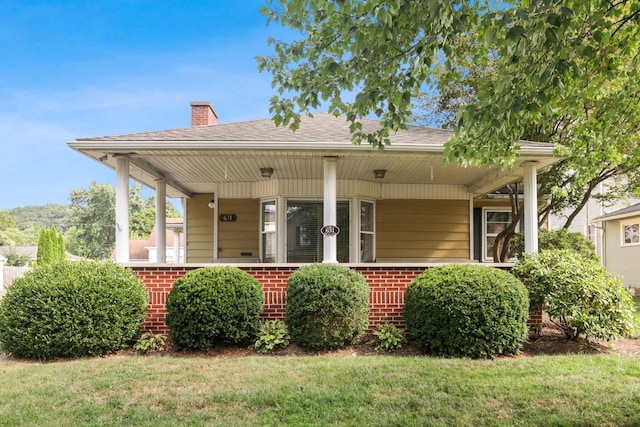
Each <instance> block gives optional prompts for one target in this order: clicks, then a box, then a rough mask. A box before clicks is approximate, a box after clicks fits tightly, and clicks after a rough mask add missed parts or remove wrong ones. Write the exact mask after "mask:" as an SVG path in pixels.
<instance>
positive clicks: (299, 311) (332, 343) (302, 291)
mask: <svg viewBox="0 0 640 427" xmlns="http://www.w3.org/2000/svg"><path fill="white" fill-rule="evenodd" d="M285 316H286V322H287V326H288V327H289V334H290V335H291V340H292V341H293V342H294V343H296V344H298V345H300V346H303V347H308V348H312V349H318V350H320V349H334V348H340V347H344V346H345V345H347V344H351V343H353V342H355V341H356V340H357V339H358V338H359V337H360V336H361V335H362V334H363V333H364V331H365V329H366V328H367V326H368V324H369V286H368V285H367V282H366V280H365V278H364V276H363V275H362V274H360V273H358V272H357V271H354V270H351V269H349V268H347V267H344V266H338V265H333V264H311V265H306V266H303V267H300V268H299V269H297V270H296V271H294V272H293V273H292V274H291V276H290V277H289V281H288V283H287V308H286V315H285Z"/></svg>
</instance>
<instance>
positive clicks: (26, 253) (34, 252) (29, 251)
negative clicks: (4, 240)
mask: <svg viewBox="0 0 640 427" xmlns="http://www.w3.org/2000/svg"><path fill="white" fill-rule="evenodd" d="M9 254H16V255H19V256H20V257H24V258H28V261H27V262H26V263H25V265H24V267H27V266H28V265H29V262H31V261H35V260H36V259H37V258H38V247H37V246H0V255H4V257H5V258H8V257H9Z"/></svg>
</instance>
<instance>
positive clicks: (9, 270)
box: [0, 266, 29, 290]
mask: <svg viewBox="0 0 640 427" xmlns="http://www.w3.org/2000/svg"><path fill="white" fill-rule="evenodd" d="M2 269H3V274H2V287H0V289H5V290H6V289H9V288H10V287H11V283H13V280H14V279H18V278H20V277H22V276H24V273H25V272H26V271H27V270H29V267H7V266H4V267H2Z"/></svg>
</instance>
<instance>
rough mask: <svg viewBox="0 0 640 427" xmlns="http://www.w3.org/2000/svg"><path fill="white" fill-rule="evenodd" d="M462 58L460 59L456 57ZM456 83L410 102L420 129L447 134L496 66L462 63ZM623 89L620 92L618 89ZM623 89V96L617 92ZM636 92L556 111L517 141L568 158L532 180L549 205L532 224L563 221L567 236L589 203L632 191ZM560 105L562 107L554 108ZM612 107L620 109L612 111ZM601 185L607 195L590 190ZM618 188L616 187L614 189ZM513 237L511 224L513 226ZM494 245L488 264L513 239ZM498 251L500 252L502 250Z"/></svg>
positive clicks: (639, 125) (613, 88)
mask: <svg viewBox="0 0 640 427" xmlns="http://www.w3.org/2000/svg"><path fill="white" fill-rule="evenodd" d="M478 43H479V41H478V40H477V39H474V38H471V37H467V38H461V39H460V40H458V42H457V43H456V49H460V50H466V51H467V52H470V51H472V50H473V49H474V46H475V45H477V44H478ZM463 58H464V57H463ZM457 66H458V69H459V72H460V77H459V79H457V80H456V81H452V82H451V83H450V84H449V85H448V86H446V87H442V88H440V90H439V91H435V90H433V91H427V92H424V93H422V94H420V95H419V96H418V98H417V101H418V102H417V110H416V120H417V121H418V122H422V123H423V124H427V125H432V126H440V127H443V128H448V129H453V128H455V125H456V114H457V112H458V111H459V110H460V108H462V107H464V106H466V105H468V104H471V103H474V102H477V101H478V88H479V86H480V85H481V83H482V82H484V81H487V80H491V79H492V78H493V76H494V74H495V73H496V66H495V64H494V61H493V60H491V61H489V62H488V63H486V64H478V63H472V62H470V61H468V60H467V61H464V62H462V63H460V64H457ZM582 67H583V69H584V74H585V75H587V74H591V73H592V70H591V64H590V63H589V62H588V61H585V62H584V63H583V64H582ZM444 72H445V71H444V69H443V67H442V66H436V67H434V76H435V79H436V81H437V80H438V79H439V76H440V75H441V74H442V73H444ZM623 83H624V84H623ZM623 87H625V89H624V90H623V91H621V90H620V89H621V88H623ZM638 90H639V88H638V85H635V84H633V82H629V81H626V82H622V81H621V80H618V81H616V82H609V83H608V84H607V85H606V86H605V87H603V88H602V90H600V91H598V92H596V94H595V95H596V98H595V99H594V98H592V97H590V96H586V95H585V96H584V97H583V98H582V99H572V102H571V103H564V104H563V106H562V108H561V109H559V110H556V111H550V112H543V113H541V117H542V120H541V121H540V124H538V125H536V126H533V127H531V128H529V129H526V130H525V133H524V135H523V138H524V139H533V140H537V141H550V142H553V143H554V144H555V145H556V146H557V147H558V149H559V150H558V151H560V152H561V153H566V154H568V155H567V156H566V157H565V158H563V159H562V160H561V161H559V162H558V163H557V164H555V165H553V166H551V167H550V168H548V169H547V170H544V171H542V172H541V173H540V174H539V176H538V183H539V184H540V185H539V195H538V196H539V198H540V199H542V198H544V199H545V200H547V201H548V203H546V204H545V205H544V206H543V207H542V208H541V209H540V210H539V222H540V223H544V222H545V221H546V220H547V218H548V215H549V214H550V213H554V214H562V215H563V216H564V217H565V220H564V224H563V226H562V227H563V228H565V229H568V228H569V226H570V225H571V223H572V221H573V219H574V218H575V217H576V216H577V215H578V214H579V213H580V211H581V210H582V209H583V208H584V206H585V204H586V202H587V201H588V199H589V198H590V197H592V196H593V197H597V198H600V199H604V201H615V200H619V199H621V198H624V197H628V196H630V195H632V193H633V190H634V189H635V188H637V182H636V181H637V175H638V174H637V171H638V169H639V167H640V155H639V154H640V152H639V150H638V143H639V141H640V138H639V136H638V131H639V130H640V114H639V113H640V96H638ZM559 101H560V102H562V100H559ZM618 104H621V105H624V106H625V107H626V109H624V110H621V109H620V108H616V106H617V105H618ZM610 111H616V114H619V115H618V126H617V127H615V128H614V127H611V128H603V127H601V126H600V123H599V118H601V117H603V116H604V115H606V114H608V113H609V112H610ZM603 183H606V191H597V192H595V193H594V191H595V190H596V189H598V188H599V186H600V185H601V184H603ZM617 183H620V184H617ZM507 190H509V191H508V192H507V193H508V194H509V195H510V200H511V206H512V212H513V215H512V218H513V219H514V221H516V220H518V219H519V218H520V217H521V213H522V207H521V206H520V204H518V203H517V201H516V200H514V196H517V194H518V192H517V188H516V187H515V186H512V188H508V189H507ZM512 225H513V227H512V228H514V231H515V224H512ZM501 234H504V235H499V236H498V237H497V238H496V244H495V245H494V249H497V250H498V249H500V251H499V252H500V253H499V254H496V256H495V257H494V258H495V259H496V260H497V261H502V260H504V259H505V257H508V255H509V253H508V250H507V249H508V241H509V239H510V234H512V231H509V230H505V232H504V233H501ZM503 243H505V244H506V245H504V246H503Z"/></svg>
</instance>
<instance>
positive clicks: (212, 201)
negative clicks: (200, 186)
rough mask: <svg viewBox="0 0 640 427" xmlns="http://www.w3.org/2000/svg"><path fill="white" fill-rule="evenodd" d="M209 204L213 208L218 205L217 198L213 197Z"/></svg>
mask: <svg viewBox="0 0 640 427" xmlns="http://www.w3.org/2000/svg"><path fill="white" fill-rule="evenodd" d="M208 206H209V207H210V208H211V209H213V208H215V207H216V200H215V199H211V201H210V202H209V203H208Z"/></svg>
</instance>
